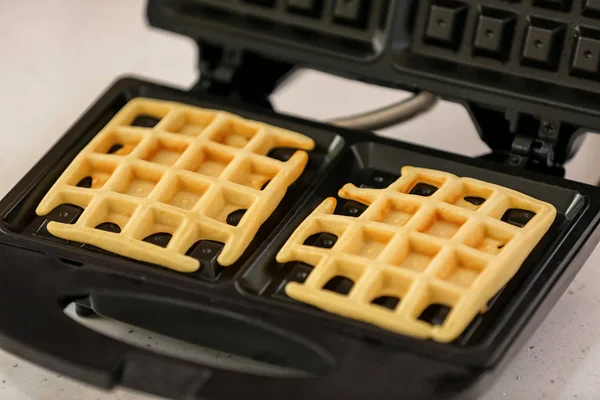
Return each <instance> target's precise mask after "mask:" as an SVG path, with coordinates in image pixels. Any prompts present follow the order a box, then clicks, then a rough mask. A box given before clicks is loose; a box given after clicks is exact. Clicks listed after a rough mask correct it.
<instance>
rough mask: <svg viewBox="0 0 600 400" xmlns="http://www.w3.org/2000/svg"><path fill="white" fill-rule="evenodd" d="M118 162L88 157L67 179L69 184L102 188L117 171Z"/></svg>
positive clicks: (87, 187)
mask: <svg viewBox="0 0 600 400" xmlns="http://www.w3.org/2000/svg"><path fill="white" fill-rule="evenodd" d="M116 167H117V166H116V164H113V163H112V162H107V161H101V160H96V159H92V158H88V159H85V160H83V162H81V164H80V165H79V168H77V170H76V171H75V173H73V174H72V175H71V176H70V177H69V178H68V180H67V184H68V185H71V186H77V187H81V188H86V189H100V188H102V187H103V186H104V185H105V184H106V181H108V179H109V178H110V177H111V176H112V174H113V173H114V172H115V169H116Z"/></svg>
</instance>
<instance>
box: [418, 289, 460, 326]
mask: <svg viewBox="0 0 600 400" xmlns="http://www.w3.org/2000/svg"><path fill="white" fill-rule="evenodd" d="M459 300H460V295H459V294H458V293H455V292H454V291H450V290H447V289H446V288H444V287H441V286H439V285H436V284H435V283H432V284H431V285H429V287H428V288H426V289H425V290H424V292H423V293H422V294H421V296H420V298H419V301H418V304H417V306H416V307H415V309H414V314H413V317H414V318H418V319H419V320H421V321H423V322H426V323H428V324H430V325H443V324H444V321H445V320H446V318H447V317H448V315H449V314H450V312H451V311H452V307H453V306H454V305H455V304H456V303H457V302H458V301H459Z"/></svg>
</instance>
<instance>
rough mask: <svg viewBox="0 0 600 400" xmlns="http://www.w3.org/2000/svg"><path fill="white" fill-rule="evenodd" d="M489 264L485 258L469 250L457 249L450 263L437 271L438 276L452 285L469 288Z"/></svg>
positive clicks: (449, 260)
mask: <svg viewBox="0 0 600 400" xmlns="http://www.w3.org/2000/svg"><path fill="white" fill-rule="evenodd" d="M486 266H487V261H486V260H485V259H482V258H479V257H476V256H473V255H472V254H469V253H467V252H463V251H455V252H454V254H453V255H452V257H451V258H449V259H448V263H447V264H446V265H444V267H443V268H442V269H440V271H438V273H437V278H438V279H440V280H443V281H444V282H447V283H450V284H452V285H455V286H458V287H461V288H463V289H468V288H470V287H471V285H472V284H473V282H475V279H477V277H478V276H479V274H480V273H481V272H482V271H483V270H484V269H485V267H486Z"/></svg>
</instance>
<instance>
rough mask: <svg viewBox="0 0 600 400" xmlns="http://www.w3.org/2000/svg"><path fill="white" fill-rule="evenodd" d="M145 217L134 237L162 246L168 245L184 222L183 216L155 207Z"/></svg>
mask: <svg viewBox="0 0 600 400" xmlns="http://www.w3.org/2000/svg"><path fill="white" fill-rule="evenodd" d="M145 218H146V220H145V221H144V224H142V225H141V227H140V229H139V230H138V231H137V232H135V233H134V237H135V238H136V239H138V240H144V241H146V242H149V243H152V244H156V245H158V246H161V247H167V244H168V243H169V241H170V240H171V237H172V236H173V235H174V234H175V232H176V231H177V229H178V228H179V226H180V225H181V224H182V223H183V216H181V215H179V214H177V213H174V212H169V211H165V210H161V209H155V208H153V209H151V210H150V212H149V213H148V214H147V215H146V216H145Z"/></svg>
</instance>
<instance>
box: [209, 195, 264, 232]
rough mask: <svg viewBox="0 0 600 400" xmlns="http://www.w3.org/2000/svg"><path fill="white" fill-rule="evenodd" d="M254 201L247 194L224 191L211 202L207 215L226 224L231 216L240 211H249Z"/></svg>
mask: <svg viewBox="0 0 600 400" xmlns="http://www.w3.org/2000/svg"><path fill="white" fill-rule="evenodd" d="M254 201H255V198H254V197H253V196H249V195H248V194H246V193H243V192H238V191H236V190H231V189H223V190H222V191H220V192H218V193H217V194H216V195H215V197H214V198H213V199H212V200H211V202H210V204H209V205H208V208H207V209H206V215H207V216H208V217H210V218H212V219H215V220H217V221H219V222H222V223H224V224H226V223H227V218H228V216H229V215H230V214H232V213H234V212H237V211H240V210H248V209H249V208H250V207H251V206H252V204H253V203H254ZM242 221H243V218H242ZM242 221H239V222H242Z"/></svg>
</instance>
